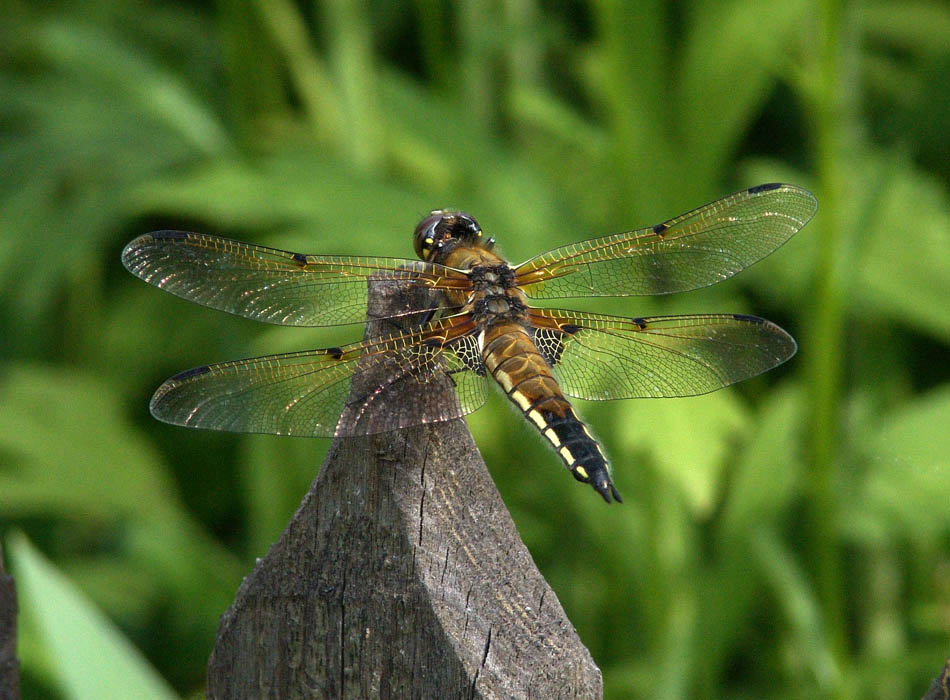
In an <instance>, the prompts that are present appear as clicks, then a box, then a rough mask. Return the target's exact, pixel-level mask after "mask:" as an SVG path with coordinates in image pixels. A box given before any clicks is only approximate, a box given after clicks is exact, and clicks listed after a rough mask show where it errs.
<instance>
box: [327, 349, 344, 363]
mask: <svg viewBox="0 0 950 700" xmlns="http://www.w3.org/2000/svg"><path fill="white" fill-rule="evenodd" d="M327 355H329V356H330V357H332V358H333V359H334V360H339V359H340V358H342V357H343V348H327Z"/></svg>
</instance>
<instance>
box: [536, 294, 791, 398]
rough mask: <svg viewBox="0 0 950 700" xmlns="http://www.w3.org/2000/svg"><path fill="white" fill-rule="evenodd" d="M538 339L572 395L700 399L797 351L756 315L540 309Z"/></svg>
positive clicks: (778, 330)
mask: <svg viewBox="0 0 950 700" xmlns="http://www.w3.org/2000/svg"><path fill="white" fill-rule="evenodd" d="M530 318H531V321H532V323H533V324H534V325H535V327H536V328H537V330H536V331H535V339H536V342H537V344H538V348H539V350H540V351H541V353H542V355H544V357H545V358H546V359H547V360H548V362H549V363H551V364H552V367H553V371H554V375H555V377H556V378H557V380H558V383H559V384H560V385H561V388H562V389H563V390H564V392H565V393H566V394H568V395H569V396H574V397H577V398H579V399H590V400H606V399H632V398H661V397H677V396H695V395H698V394H705V393H708V392H710V391H715V390H716V389H720V388H722V387H724V386H728V385H730V384H734V383H735V382H739V381H742V380H743V379H748V378H749V377H754V376H756V375H757V374H761V373H762V372H765V371H766V370H769V369H771V368H773V367H775V366H777V365H780V364H782V363H783V362H785V361H786V360H787V359H789V358H790V357H791V356H792V355H794V354H795V350H796V346H795V341H794V340H793V339H792V337H791V336H790V335H789V334H788V333H786V332H785V331H784V330H782V329H781V328H779V327H778V326H776V325H775V324H774V323H771V322H769V321H766V320H764V319H761V318H758V317H756V316H744V315H739V314H702V315H692V316H654V317H649V318H635V319H630V318H625V317H620V316H605V315H602V314H586V313H580V312H574V311H565V310H561V309H532V310H531V311H530Z"/></svg>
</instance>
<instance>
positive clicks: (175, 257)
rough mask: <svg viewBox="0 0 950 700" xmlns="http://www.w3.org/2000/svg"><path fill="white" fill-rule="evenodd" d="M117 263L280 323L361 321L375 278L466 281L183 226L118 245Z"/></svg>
mask: <svg viewBox="0 0 950 700" xmlns="http://www.w3.org/2000/svg"><path fill="white" fill-rule="evenodd" d="M122 262H123V264H124V265H125V266H126V268H128V270H129V271H130V272H131V273H132V274H134V275H135V276H137V277H139V278H141V279H143V280H145V281H146V282H148V283H149V284H154V285H155V286H156V287H160V288H161V289H164V290H165V291H168V292H171V293H172V294H174V295H176V296H179V297H182V298H183V299H188V300H189V301H193V302H196V303H198V304H202V305H204V306H209V307H211V308H214V309H219V310H221V311H227V312H229V313H232V314H237V315H238V316H244V317H245V318H250V319H253V320H255V321H264V322H266V323H274V324H278V325H283V326H333V325H338V324H345V323H362V322H363V321H365V320H366V302H367V297H368V291H367V288H368V283H369V282H373V281H393V282H399V283H402V284H408V285H416V286H419V287H422V288H425V289H431V290H444V289H449V288H451V289H458V288H463V289H464V288H465V287H466V286H470V282H469V281H468V278H467V277H466V276H465V275H464V274H463V273H460V272H457V271H455V270H452V269H450V268H447V267H443V266H442V265H437V264H433V263H427V262H423V261H421V260H403V259H399V258H373V257H345V256H320V255H303V254H302V253H291V252H288V251H284V250H277V249H275V248H266V247H264V246H258V245H251V244H249V243H242V242H240V241H234V240H231V239H228V238H219V237H218V236H208V235H205V234H200V233H187V232H184V231H156V232H154V233H147V234H145V235H144V236H139V237H138V238H136V239H135V240H134V241H132V242H131V243H129V244H128V245H127V246H126V247H125V250H123V251H122ZM413 311H418V310H417V309H416V310H410V309H407V310H406V311H405V312H404V314H406V315H408V314H410V313H412V312H413ZM393 315H395V316H399V315H403V314H402V313H400V312H397V313H395V314H393Z"/></svg>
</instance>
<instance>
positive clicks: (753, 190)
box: [746, 182, 784, 194]
mask: <svg viewBox="0 0 950 700" xmlns="http://www.w3.org/2000/svg"><path fill="white" fill-rule="evenodd" d="M779 187H784V185H783V184H782V183H781V182H767V183H765V184H764V185H756V186H755V187H750V188H749V189H747V190H746V192H748V193H749V194H759V193H760V192H769V191H770V190H777V189H778V188H779Z"/></svg>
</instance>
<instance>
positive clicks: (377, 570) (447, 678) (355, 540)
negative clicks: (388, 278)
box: [208, 284, 602, 700]
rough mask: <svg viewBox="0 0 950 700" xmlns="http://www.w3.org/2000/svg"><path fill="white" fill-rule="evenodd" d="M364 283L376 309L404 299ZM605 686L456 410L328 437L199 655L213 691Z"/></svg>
mask: <svg viewBox="0 0 950 700" xmlns="http://www.w3.org/2000/svg"><path fill="white" fill-rule="evenodd" d="M374 287H376V289H374V290H373V293H372V294H371V299H370V314H371V316H373V317H379V316H381V315H382V314H381V313H379V312H380V311H383V310H386V309H393V308H400V306H399V305H405V304H407V303H411V302H407V300H406V298H405V294H404V293H402V292H398V291H394V290H393V287H392V286H391V285H390V286H388V287H387V286H386V285H378V284H377V285H374ZM373 311H376V312H377V313H375V314H374V313H373ZM390 328H391V326H390ZM380 330H381V324H379V323H372V324H369V327H368V328H367V335H368V336H369V335H370V334H374V333H379V332H380ZM369 379H370V381H372V380H373V378H369ZM363 380H365V378H363V379H362V380H361V379H360V378H359V377H358V378H356V379H354V382H356V381H363ZM435 384H438V383H435ZM432 390H433V391H449V389H447V388H446V387H445V386H441V387H440V386H435V385H434V386H433V387H432ZM447 398H449V397H447ZM398 400H401V401H407V402H410V401H414V400H418V397H413V396H403V397H399V399H398ZM552 517H554V514H552ZM601 695H602V690H601V676H600V671H599V670H598V668H597V667H596V666H595V665H594V662H593V659H592V658H591V656H590V654H589V653H588V651H587V649H585V648H584V646H583V645H582V644H581V642H580V640H579V639H578V637H577V633H576V632H575V630H574V628H573V627H572V625H571V623H570V621H569V620H568V619H567V617H566V616H565V614H564V610H563V609H562V608H561V605H560V603H559V602H558V600H557V597H556V596H555V595H554V592H553V591H552V590H551V589H550V587H549V586H548V585H547V583H546V582H545V581H544V579H543V578H542V576H541V574H540V573H539V572H538V570H537V568H536V567H535V565H534V562H533V561H532V559H531V555H530V554H529V553H528V550H527V549H526V548H525V546H524V544H523V543H522V542H521V539H520V538H519V537H518V533H517V531H516V529H515V526H514V523H513V522H512V520H511V517H510V515H509V514H508V511H507V510H506V509H505V505H504V503H503V502H502V501H501V498H500V496H499V494H498V491H497V490H496V488H495V485H494V483H493V482H492V480H491V477H490V476H489V474H488V471H487V470H486V468H485V464H484V462H483V461H482V459H481V456H480V455H479V453H478V450H477V449H476V447H475V444H474V442H473V440H472V437H471V435H470V433H469V432H468V428H467V426H466V425H465V422H464V421H463V420H455V421H450V422H446V423H438V424H432V425H426V426H420V427H416V428H411V429H408V430H401V431H397V432H392V433H386V434H382V435H376V436H372V437H366V438H356V439H353V438H350V439H340V440H336V441H335V442H334V443H333V445H332V446H331V449H330V452H329V455H328V456H327V459H326V461H325V462H324V465H323V468H322V470H321V472H320V474H319V476H318V477H317V479H316V480H315V481H314V483H313V485H312V486H311V488H310V491H309V492H308V493H307V495H306V496H305V497H304V500H303V502H302V503H301V505H300V508H299V509H298V510H297V512H296V514H295V515H294V516H293V518H292V520H291V522H290V524H289V525H288V526H287V529H286V530H285V531H284V532H283V534H282V535H281V537H280V539H279V540H278V541H277V542H276V543H275V544H274V545H273V546H272V547H271V549H270V551H269V552H268V554H267V556H266V557H265V558H264V559H263V560H261V561H259V562H258V564H257V566H256V567H255V569H254V571H253V572H252V573H251V574H250V575H249V576H248V577H247V578H246V579H245V580H244V582H243V583H242V584H241V587H240V589H239V590H238V592H237V596H236V598H235V601H234V603H233V604H232V605H231V607H230V608H229V609H228V611H227V612H226V613H225V614H224V616H223V617H222V618H221V623H220V625H219V627H218V634H217V638H216V640H215V646H214V651H213V653H212V656H211V660H210V662H209V665H208V697H209V698H212V699H214V700H225V699H230V698H234V699H235V700H236V699H241V700H243V699H245V698H281V699H286V698H345V699H346V700H350V699H353V698H360V699H363V698H366V699H375V698H383V699H385V698H393V699H394V700H407V699H409V698H420V699H426V700H428V699H430V698H437V699H438V700H451V699H453V698H465V699H466V700H472V699H476V698H505V699H506V700H507V699H510V698H544V699H545V700H549V699H552V700H553V699H555V698H565V699H566V698H572V699H575V698H583V699H588V698H600V697H601Z"/></svg>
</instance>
